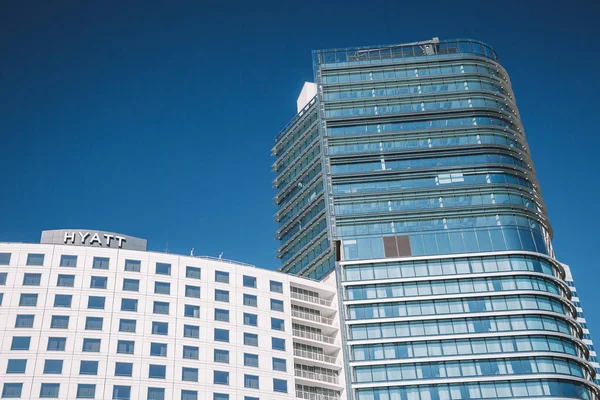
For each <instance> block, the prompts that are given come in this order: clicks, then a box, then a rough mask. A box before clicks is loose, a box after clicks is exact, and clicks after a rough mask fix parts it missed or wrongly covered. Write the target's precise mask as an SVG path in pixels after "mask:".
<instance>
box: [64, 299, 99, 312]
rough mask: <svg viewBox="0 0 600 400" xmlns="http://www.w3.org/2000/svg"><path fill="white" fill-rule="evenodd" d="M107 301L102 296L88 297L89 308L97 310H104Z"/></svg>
mask: <svg viewBox="0 0 600 400" xmlns="http://www.w3.org/2000/svg"><path fill="white" fill-rule="evenodd" d="M105 300H106V299H105V298H104V297H101V296H90V297H88V308H91V309H95V310H104V303H105ZM69 306H70V304H69Z"/></svg>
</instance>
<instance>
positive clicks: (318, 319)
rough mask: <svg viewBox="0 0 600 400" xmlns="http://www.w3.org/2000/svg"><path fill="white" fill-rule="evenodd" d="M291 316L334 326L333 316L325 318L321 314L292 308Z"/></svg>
mask: <svg viewBox="0 0 600 400" xmlns="http://www.w3.org/2000/svg"><path fill="white" fill-rule="evenodd" d="M292 317H296V318H302V319H305V320H307V321H314V322H318V323H320V324H325V325H329V326H334V322H335V319H333V318H327V317H323V316H321V315H317V314H311V313H307V312H304V311H299V310H292Z"/></svg>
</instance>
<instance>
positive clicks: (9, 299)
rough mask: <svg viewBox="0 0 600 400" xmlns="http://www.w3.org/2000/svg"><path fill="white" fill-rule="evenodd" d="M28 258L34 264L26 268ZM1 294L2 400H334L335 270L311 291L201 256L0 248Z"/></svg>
mask: <svg viewBox="0 0 600 400" xmlns="http://www.w3.org/2000/svg"><path fill="white" fill-rule="evenodd" d="M37 254H39V255H43V261H42V260H39V259H40V258H41V257H38V261H41V265H27V264H28V258H31V259H30V260H29V264H32V263H35V262H34V261H35V260H33V258H36V257H35V256H30V255H37ZM63 256H70V257H66V258H64V257H63ZM73 256H76V260H75V259H74V257H73ZM61 259H62V260H63V262H62V264H63V265H64V264H69V263H70V264H74V266H61ZM74 260H75V261H74ZM128 260H132V261H134V262H130V261H128ZM137 262H139V272H138V271H137V269H138V268H137V265H138V263H137ZM157 263H158V271H157ZM161 263H162V264H161ZM126 264H127V265H128V268H127V269H129V270H126V267H125V266H126ZM105 265H107V268H104V267H105ZM167 266H168V267H167ZM188 267H191V268H192V269H189V268H188ZM161 268H162V269H163V270H164V271H161ZM194 268H199V269H200V270H199V271H200V276H199V279H198V276H197V275H198V270H196V269H194ZM157 272H159V273H157ZM160 272H163V273H160ZM167 272H169V274H166V273H167ZM217 274H219V276H220V277H222V279H220V280H221V281H218V279H217ZM227 274H228V275H227ZM225 276H228V282H225V280H226V279H225V278H224V277H225ZM59 280H60V283H61V284H62V285H63V286H57V284H58V283H59ZM71 281H72V287H71V285H70V284H71ZM136 281H137V282H136ZM157 283H158V285H157ZM167 284H168V285H167ZM64 285H66V286H64ZM138 285H139V287H138V288H137V289H138V290H137V291H136V290H134V289H135V288H136V286H138ZM245 285H246V286H245ZM254 285H255V287H253V286H254ZM167 288H169V290H167ZM279 288H281V290H279ZM127 289H129V290H127ZM157 292H158V293H157ZM198 292H199V298H198V297H197V296H198ZM0 293H1V295H0V296H1V297H0V315H2V318H0V330H2V332H3V334H2V335H1V336H0V382H1V386H2V388H0V397H2V398H21V399H39V398H59V399H77V398H95V399H113V398H115V399H116V398H119V399H153V400H158V399H185V400H193V399H215V400H225V399H229V400H238V399H239V400H255V399H261V400H274V399H278V400H281V399H286V398H290V399H291V398H306V399H324V400H328V399H345V393H344V392H345V391H344V388H345V381H344V373H343V372H342V369H343V365H344V363H343V359H342V358H343V354H342V351H341V332H340V328H339V327H340V325H339V315H338V299H337V288H336V282H335V276H334V274H332V275H331V277H330V278H329V279H328V280H325V281H323V282H315V281H312V280H308V279H303V278H298V277H294V276H290V275H287V274H283V273H279V272H275V271H270V270H266V269H261V268H256V267H253V266H249V265H245V264H241V263H236V262H231V261H225V260H217V259H209V258H203V257H186V256H180V255H174V254H167V253H153V252H144V251H134V250H123V249H108V248H97V247H84V246H72V245H48V244H22V243H1V244H0ZM28 295H37V299H36V300H35V301H34V298H35V297H36V296H28ZM65 295H66V296H67V297H64V296H65ZM57 296H58V297H57ZM61 296H63V297H61ZM69 296H70V297H69ZM124 299H125V300H124ZM226 299H228V301H223V300H226ZM69 302H70V306H69ZM34 303H35V305H33V304H34ZM281 304H283V308H282V311H279V310H281V308H280V307H281ZM61 305H63V306H61ZM94 307H96V308H94ZM198 307H199V309H198ZM127 308H130V309H131V308H133V309H134V310H135V311H126V309H127ZM215 310H217V311H215ZM217 314H218V317H217ZM227 314H228V321H226V320H223V319H227V318H226V315H227ZM60 316H64V317H68V322H65V321H66V319H65V318H60ZM100 318H101V319H102V320H101V322H100ZM216 319H220V320H216ZM133 320H135V321H136V322H135V328H134V329H133V323H132V322H131V321H133ZM255 321H256V325H254V324H255ZM53 323H54V325H53ZM157 323H158V324H157ZM165 324H167V325H165ZM86 328H87V329H86ZM92 328H93V329H92ZM281 328H282V329H283V330H280V329H281ZM217 329H220V331H216V330H217ZM124 330H135V332H127V331H124ZM161 330H163V331H162V332H161ZM196 332H197V337H195V336H196ZM225 332H227V334H228V340H227V341H224V340H225ZM160 333H162V334H160ZM219 335H222V336H221V340H219V337H218V336H219ZM253 335H256V336H253ZM216 336H217V337H216ZM15 338H17V339H15ZM19 338H29V339H19ZM255 338H256V339H255ZM273 338H275V340H276V341H278V342H279V343H275V344H280V345H284V346H285V347H284V349H283V350H277V349H274V348H273V345H274V343H273ZM86 339H87V340H86ZM98 340H99V347H98ZM255 340H257V342H258V345H257V346H256V345H254V344H255V343H254V342H255ZM281 340H283V342H282V341H281ZM26 342H29V343H28V345H27V343H26ZM84 342H85V346H86V349H87V350H89V351H84ZM131 342H133V345H131ZM165 345H166V347H165ZM62 346H64V349H63V347H62ZM19 348H22V349H19ZM215 350H219V351H220V352H219V354H218V355H217V354H215ZM225 352H228V353H225ZM129 353H130V354H129ZM184 353H185V356H184ZM153 354H154V355H153ZM225 354H227V356H226V355H225ZM256 357H258V366H255V365H256ZM226 358H228V362H218V361H219V360H221V361H224V360H225V359H226ZM274 358H275V359H276V360H275V361H274V360H273V359H274ZM22 360H26V362H23V361H22ZM47 360H59V361H57V362H52V361H50V362H48V361H47ZM215 360H216V361H215ZM282 360H285V362H283V361H282ZM61 361H62V362H61ZM86 361H91V362H90V363H87V362H86ZM60 364H62V366H60V367H59V365H60ZM275 364H276V365H275ZM283 364H285V370H283V369H284V368H283ZM151 366H157V367H151ZM215 371H217V373H215ZM163 372H164V375H163ZM151 374H152V375H156V376H158V377H157V378H154V377H150V375H151ZM215 374H218V375H219V376H218V377H217V376H216V375H215ZM227 375H228V376H227ZM225 377H226V378H225ZM217 378H219V379H226V381H225V382H224V383H225V384H219V383H218V380H217V382H216V381H215V379H217ZM19 384H21V387H20V389H19ZM56 384H58V385H59V386H58V389H57V387H56V386H55V385H56ZM42 385H44V387H43V388H42ZM82 385H94V386H82ZM256 385H258V388H256ZM119 386H121V387H123V388H119ZM115 387H117V388H116V389H115ZM92 388H93V390H92ZM86 396H87V397H86Z"/></svg>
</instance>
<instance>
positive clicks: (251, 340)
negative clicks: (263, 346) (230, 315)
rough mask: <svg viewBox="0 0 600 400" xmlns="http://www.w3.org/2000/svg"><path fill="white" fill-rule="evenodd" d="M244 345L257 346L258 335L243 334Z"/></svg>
mask: <svg viewBox="0 0 600 400" xmlns="http://www.w3.org/2000/svg"><path fill="white" fill-rule="evenodd" d="M244 344H245V345H246V346H258V335H257V334H254V333H246V332H244Z"/></svg>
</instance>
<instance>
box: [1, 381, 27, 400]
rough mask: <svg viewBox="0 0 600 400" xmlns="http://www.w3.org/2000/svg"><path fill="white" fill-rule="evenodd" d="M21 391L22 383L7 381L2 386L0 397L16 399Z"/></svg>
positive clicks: (19, 396)
mask: <svg viewBox="0 0 600 400" xmlns="http://www.w3.org/2000/svg"><path fill="white" fill-rule="evenodd" d="M22 391H23V384H22V383H8V382H6V383H5V384H4V387H3V388H2V398H3V399H10V398H14V399H18V398H21V392H22Z"/></svg>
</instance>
